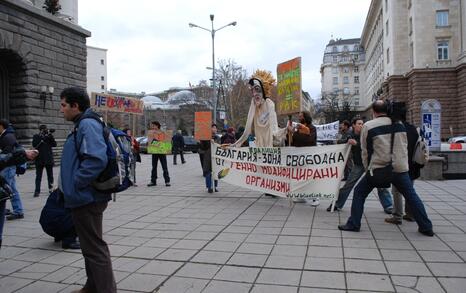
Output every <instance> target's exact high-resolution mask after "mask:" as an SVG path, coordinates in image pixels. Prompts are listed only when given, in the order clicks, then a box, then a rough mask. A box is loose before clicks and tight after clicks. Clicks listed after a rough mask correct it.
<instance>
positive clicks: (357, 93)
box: [354, 87, 359, 95]
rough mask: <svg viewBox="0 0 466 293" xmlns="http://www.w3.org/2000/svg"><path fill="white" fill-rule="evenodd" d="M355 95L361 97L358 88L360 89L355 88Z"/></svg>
mask: <svg viewBox="0 0 466 293" xmlns="http://www.w3.org/2000/svg"><path fill="white" fill-rule="evenodd" d="M354 94H355V95H359V88H358V87H355V88H354Z"/></svg>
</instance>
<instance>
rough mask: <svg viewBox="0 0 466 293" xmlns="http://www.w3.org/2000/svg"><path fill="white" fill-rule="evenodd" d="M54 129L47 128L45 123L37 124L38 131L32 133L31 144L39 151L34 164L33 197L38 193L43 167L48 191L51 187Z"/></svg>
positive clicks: (55, 143)
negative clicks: (34, 181)
mask: <svg viewBox="0 0 466 293" xmlns="http://www.w3.org/2000/svg"><path fill="white" fill-rule="evenodd" d="M54 131H55V130H54V129H50V130H48V129H47V126H46V125H41V126H39V133H38V134H34V136H33V137H32V146H33V147H34V148H35V149H36V150H38V151H39V156H37V159H36V161H35V164H36V188H35V190H34V197H38V196H39V194H40V185H41V181H42V173H43V172H42V171H43V170H44V168H45V171H46V173H47V182H48V187H49V193H51V192H52V189H53V164H54V162H53V151H52V148H53V147H56V146H57V142H56V141H55V138H54V137H53V134H52V133H53V132H54Z"/></svg>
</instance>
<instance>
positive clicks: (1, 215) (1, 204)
mask: <svg viewBox="0 0 466 293" xmlns="http://www.w3.org/2000/svg"><path fill="white" fill-rule="evenodd" d="M5 206H6V200H3V201H0V241H1V240H2V235H3V224H5Z"/></svg>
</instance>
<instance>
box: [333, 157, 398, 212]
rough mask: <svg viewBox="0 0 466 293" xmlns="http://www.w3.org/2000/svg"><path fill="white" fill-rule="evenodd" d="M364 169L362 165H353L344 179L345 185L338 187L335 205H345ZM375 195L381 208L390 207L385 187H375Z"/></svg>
mask: <svg viewBox="0 0 466 293" xmlns="http://www.w3.org/2000/svg"><path fill="white" fill-rule="evenodd" d="M364 172H365V170H364V167H363V166H359V165H353V167H352V168H351V172H350V173H349V175H348V178H347V179H346V182H345V185H343V187H342V188H340V191H339V193H338V200H337V201H336V202H335V207H337V208H339V209H342V208H343V206H344V205H345V202H346V200H347V199H348V196H349V195H350V193H351V190H352V189H353V187H354V185H356V183H357V182H358V180H359V178H361V176H362V175H363V174H364ZM377 195H378V196H379V201H380V203H381V204H382V207H383V209H384V210H385V209H387V208H390V207H391V206H392V204H393V203H392V197H391V195H390V192H389V191H388V190H387V189H386V188H377Z"/></svg>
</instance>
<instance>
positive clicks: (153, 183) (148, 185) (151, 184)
mask: <svg viewBox="0 0 466 293" xmlns="http://www.w3.org/2000/svg"><path fill="white" fill-rule="evenodd" d="M151 186H157V183H155V182H151V183H149V184H147V187H151Z"/></svg>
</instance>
